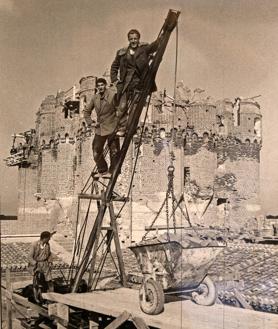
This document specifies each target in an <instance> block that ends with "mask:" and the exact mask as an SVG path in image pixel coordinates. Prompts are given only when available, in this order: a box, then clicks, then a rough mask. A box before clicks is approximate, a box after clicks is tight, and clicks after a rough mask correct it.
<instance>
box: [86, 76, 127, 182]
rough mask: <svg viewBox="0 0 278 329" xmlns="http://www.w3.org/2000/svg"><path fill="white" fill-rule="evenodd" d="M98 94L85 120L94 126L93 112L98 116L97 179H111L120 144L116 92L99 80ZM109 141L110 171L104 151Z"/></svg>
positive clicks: (95, 155) (87, 109)
mask: <svg viewBox="0 0 278 329" xmlns="http://www.w3.org/2000/svg"><path fill="white" fill-rule="evenodd" d="M96 87H97V89H98V93H97V94H95V95H94V96H93V98H92V100H91V102H90V103H89V105H88V106H86V107H85V109H84V119H85V121H86V123H87V125H88V126H89V127H90V126H92V123H93V120H92V118H91V113H92V110H93V109H95V111H96V114H97V124H96V126H95V137H94V140H93V156H94V160H95V163H96V166H97V170H98V173H97V174H96V175H95V177H106V178H109V177H111V174H112V172H113V169H114V166H115V164H116V163H117V160H118V155H119V150H120V142H119V138H118V137H117V136H115V132H114V131H115V129H116V127H117V121H118V120H117V117H116V109H115V105H114V98H115V92H114V91H113V90H111V89H107V81H106V80H105V79H103V78H99V79H97V81H96ZM106 141H107V144H108V148H109V152H110V167H109V169H108V165H107V162H106V160H105V157H104V154H103V150H104V145H105V143H106Z"/></svg>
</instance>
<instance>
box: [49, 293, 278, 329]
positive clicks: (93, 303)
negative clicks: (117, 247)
mask: <svg viewBox="0 0 278 329" xmlns="http://www.w3.org/2000/svg"><path fill="white" fill-rule="evenodd" d="M43 297H44V298H45V299H48V300H52V301H56V302H61V303H65V304H67V305H69V306H74V307H78V308H80V309H85V310H88V311H92V312H96V313H100V314H105V315H107V316H113V317H118V316H119V315H120V314H121V313H122V310H128V312H130V313H131V314H132V317H140V318H142V319H143V320H144V321H145V323H146V324H147V325H148V326H153V327H157V328H165V329H166V328H167V329H169V328H171V329H181V328H182V329H211V328H214V329H224V328H225V329H226V328H229V329H265V328H268V329H277V328H278V315H276V314H271V313H263V312H256V311H253V310H246V309H241V308H235V307H231V306H226V305H219V304H215V305H213V306H200V305H197V304H195V303H193V302H191V301H189V300H183V301H176V302H170V303H166V304H165V308H164V312H163V313H161V314H158V315H155V316H151V315H147V314H145V313H143V312H142V311H141V310H140V306H139V296H138V291H137V290H133V289H128V288H120V289H116V290H112V291H101V292H100V291H95V292H91V293H84V294H77V293H71V294H65V295H61V294H57V293H46V294H43Z"/></svg>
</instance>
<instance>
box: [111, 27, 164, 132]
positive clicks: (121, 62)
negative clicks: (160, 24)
mask: <svg viewBox="0 0 278 329" xmlns="http://www.w3.org/2000/svg"><path fill="white" fill-rule="evenodd" d="M127 37H128V42H129V45H128V47H126V48H121V49H120V50H118V51H117V53H116V57H115V59H114V61H113V63H112V65H111V71H110V76H111V82H112V83H115V84H116V87H117V95H116V103H117V116H118V118H119V129H118V132H117V135H118V136H124V134H125V130H126V124H127V118H128V111H127V110H128V108H127V107H128V102H129V101H130V100H131V97H132V96H133V94H134V92H135V91H136V90H138V91H140V88H141V86H140V80H141V78H142V76H143V73H144V72H145V69H146V68H147V66H148V63H149V60H150V55H151V54H153V53H154V52H156V50H157V47H158V44H159V39H157V40H156V41H154V42H152V43H150V44H148V43H145V42H140V32H139V31H138V30H135V29H132V30H130V31H129V32H128V34H127ZM155 90H156V87H155V86H154V88H153V91H155Z"/></svg>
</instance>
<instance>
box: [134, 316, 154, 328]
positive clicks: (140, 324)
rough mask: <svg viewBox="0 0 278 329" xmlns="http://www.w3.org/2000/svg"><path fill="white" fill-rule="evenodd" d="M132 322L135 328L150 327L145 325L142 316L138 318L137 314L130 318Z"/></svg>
mask: <svg viewBox="0 0 278 329" xmlns="http://www.w3.org/2000/svg"><path fill="white" fill-rule="evenodd" d="M132 322H133V323H134V325H135V327H136V328H137V329H150V328H149V327H148V326H147V325H146V322H145V321H144V320H143V319H142V318H139V317H138V316H135V317H134V318H133V319H132Z"/></svg>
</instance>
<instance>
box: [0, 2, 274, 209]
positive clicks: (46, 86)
mask: <svg viewBox="0 0 278 329" xmlns="http://www.w3.org/2000/svg"><path fill="white" fill-rule="evenodd" d="M170 8H172V9H179V10H181V12H182V13H181V16H180V19H179V52H178V80H183V81H184V83H185V84H186V85H188V86H189V87H191V88H196V87H200V88H203V89H205V90H206V92H207V94H209V95H211V96H213V97H214V98H216V99H220V98H226V97H229V98H232V99H233V98H235V97H237V96H242V97H251V96H255V95H259V94H261V95H262V97H260V98H259V99H258V101H259V103H260V104H261V108H262V114H263V148H262V152H261V198H262V205H263V207H264V209H265V211H266V212H267V213H278V205H277V202H276V200H277V196H278V171H277V168H278V148H277V142H278V141H277V135H276V125H277V123H278V112H277V109H276V107H277V104H278V92H277V91H278V56H277V53H278V20H277V17H278V1H276V0H258V1H256V0H233V1H230V0H222V1H221V0H187V1H186V0H183V1H166V0H165V1H163V0H150V1H149V0H148V1H147V0H140V1H136V0H132V1H124V0H117V1H114V0H106V1H100V0H78V1H76V0H0V38H1V39H0V40H1V51H0V56H1V58H0V63H1V64H0V65H1V82H0V83H1V86H0V96H1V134H0V140H1V143H0V152H1V153H0V154H1V158H4V157H6V156H8V155H9V148H10V146H11V145H10V143H11V134H12V133H13V132H21V131H25V130H28V129H29V128H32V127H34V126H35V113H36V111H37V109H38V107H39V106H40V103H41V101H42V99H43V98H44V97H45V96H46V95H49V94H54V95H55V94H56V92H57V90H58V89H64V90H67V89H69V88H70V87H71V86H72V85H73V84H74V83H77V82H78V81H79V79H80V78H81V77H82V76H86V75H101V74H102V73H103V72H104V71H105V69H106V68H108V67H110V65H111V62H112V60H113V59H114V56H115V52H116V50H117V49H118V48H121V47H124V46H125V45H126V44H127V40H126V33H127V31H128V30H129V29H131V28H137V29H139V30H140V31H141V34H142V38H141V39H142V40H143V41H147V42H150V41H153V40H154V39H155V38H156V36H157V34H158V32H159V30H160V28H161V26H162V24H163V21H164V18H165V17H166V15H167V12H168V9H170ZM174 54H175V37H174V35H173V36H172V38H171V41H170V43H169V45H168V48H167V50H166V53H165V55H164V61H163V63H162V65H161V67H160V70H159V74H158V76H157V83H158V87H159V88H160V89H163V88H164V87H166V88H167V90H168V93H169V94H171V93H172V90H173V81H174V57H175V56H174ZM0 169H1V182H2V184H1V201H2V202H1V206H2V213H4V214H12V213H15V212H16V197H17V190H16V182H17V169H16V168H6V167H4V165H3V163H2V161H1V164H0ZM254 179H256V177H254Z"/></svg>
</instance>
